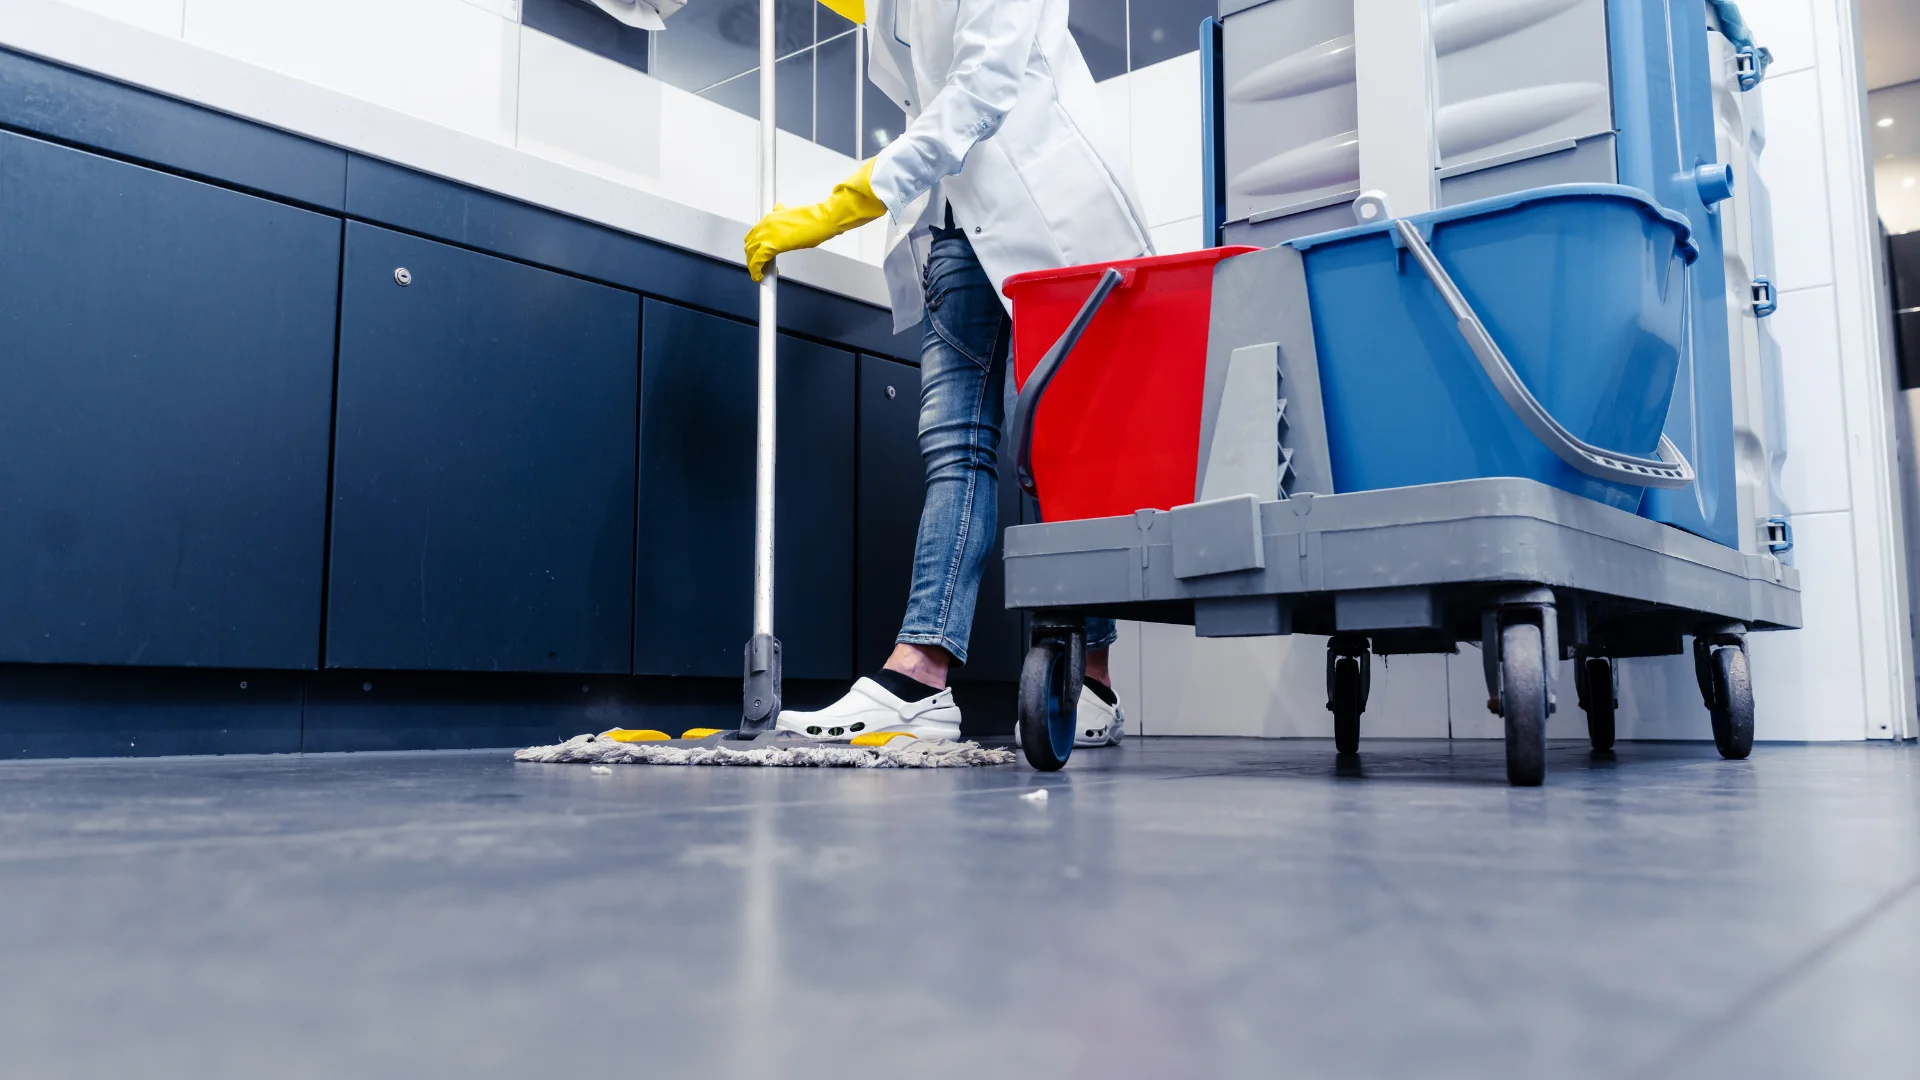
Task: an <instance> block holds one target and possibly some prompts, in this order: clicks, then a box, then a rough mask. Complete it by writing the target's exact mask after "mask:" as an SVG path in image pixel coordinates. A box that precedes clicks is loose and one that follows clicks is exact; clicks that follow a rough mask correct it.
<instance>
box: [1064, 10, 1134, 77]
mask: <svg viewBox="0 0 1920 1080" xmlns="http://www.w3.org/2000/svg"><path fill="white" fill-rule="evenodd" d="M1067 28H1068V29H1070V30H1072V31H1073V40H1075V41H1077V42H1079V44H1080V53H1081V55H1083V56H1085V57H1086V58H1087V67H1088V69H1089V70H1091V71H1092V72H1093V78H1094V81H1096V82H1100V81H1104V80H1107V79H1111V78H1113V77H1114V76H1115V75H1125V74H1126V73H1127V5H1126V3H1125V0H1074V2H1073V4H1072V6H1071V7H1069V8H1068V9H1067Z"/></svg>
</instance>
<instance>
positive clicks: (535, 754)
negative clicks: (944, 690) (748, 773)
mask: <svg viewBox="0 0 1920 1080" xmlns="http://www.w3.org/2000/svg"><path fill="white" fill-rule="evenodd" d="M513 760H515V761H544V762H553V763H557V764H576V765H771V766H785V767H798V768H842V769H964V768H969V767H971V766H974V765H1009V764H1012V762H1013V751H1011V750H991V749H988V748H986V747H984V746H981V745H980V744H979V743H973V742H923V741H921V740H919V739H912V740H909V739H896V740H894V741H893V742H891V743H889V744H887V745H886V746H884V747H873V746H848V745H847V744H845V743H807V744H801V745H794V744H786V745H776V746H761V747H755V748H753V749H751V750H730V749H728V748H727V747H725V746H718V745H714V744H712V743H710V742H707V741H705V740H702V741H701V742H700V743H695V744H684V743H679V744H676V743H663V742H640V743H628V742H619V741H616V740H614V739H609V738H606V737H605V736H602V735H576V736H574V737H573V738H571V739H568V740H567V741H566V742H563V743H560V744H559V745H557V746H533V747H528V748H527V749H525V750H519V751H516V752H515V753H514V755H513Z"/></svg>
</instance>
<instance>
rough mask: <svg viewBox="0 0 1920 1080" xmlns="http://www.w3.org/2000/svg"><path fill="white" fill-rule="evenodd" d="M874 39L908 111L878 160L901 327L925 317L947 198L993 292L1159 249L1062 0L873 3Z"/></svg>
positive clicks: (891, 288)
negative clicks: (1024, 277) (1028, 278)
mask: <svg viewBox="0 0 1920 1080" xmlns="http://www.w3.org/2000/svg"><path fill="white" fill-rule="evenodd" d="M867 39H868V41H869V48H868V63H867V72H868V76H869V77H870V78H871V79H872V80H873V83H874V85H875V86H877V87H878V88H879V89H880V90H881V91H882V92H883V93H885V94H887V96H889V97H891V98H892V99H893V100H894V101H895V102H896V103H897V104H898V105H899V106H900V107H901V108H902V109H903V110H905V111H906V114H907V129H906V131H905V132H904V133H903V134H902V135H901V136H900V137H899V138H898V139H895V140H894V141H893V142H892V143H890V144H889V145H888V146H887V147H886V149H884V150H882V151H880V153H879V155H878V158H877V160H876V161H875V162H874V167H873V191H874V194H875V195H877V196H879V198H880V201H881V202H883V203H885V204H886V206H887V209H888V211H889V212H890V213H891V214H892V217H893V222H892V232H891V235H890V236H889V238H888V242H887V257H886V279H887V290H888V292H889V294H890V295H891V297H892V301H893V321H894V328H895V330H896V331H898V330H905V329H907V328H909V327H911V326H914V325H916V324H918V323H919V322H920V319H921V315H922V314H923V311H922V309H923V306H924V294H923V292H922V288H923V286H922V282H921V274H922V271H923V268H924V267H925V265H926V259H927V251H928V249H929V247H930V246H931V239H930V237H929V231H930V230H931V229H932V227H933V226H934V225H937V224H940V223H942V221H943V220H944V218H945V211H946V206H947V204H949V203H951V204H952V206H953V216H954V223H955V224H956V225H959V226H961V227H963V228H965V229H966V230H967V232H968V237H967V238H968V239H969V240H970V241H972V243H973V250H974V252H975V253H976V254H977V255H978V256H979V257H980V265H981V267H982V268H984V269H985V270H986V272H987V276H988V277H989V278H991V279H992V280H993V284H994V288H996V289H998V288H999V287H1000V285H1001V283H1002V282H1003V281H1005V280H1006V279H1007V277H1009V276H1010V275H1013V274H1017V273H1020V272H1022V271H1026V270H1041V269H1052V268H1055V267H1061V266H1073V265H1077V264H1081V263H1090V262H1101V261H1105V260H1109V259H1127V258H1133V257H1135V256H1139V255H1149V254H1152V252H1153V245H1152V241H1151V240H1150V239H1149V238H1148V235H1147V227H1146V217H1145V215H1144V214H1142V213H1141V212H1140V199H1139V197H1138V196H1137V195H1136V194H1135V193H1134V187H1133V179H1132V176H1131V175H1130V171H1129V170H1128V168H1127V165H1126V159H1125V158H1124V157H1123V156H1122V154H1121V153H1120V151H1119V146H1118V143H1117V141H1116V140H1115V138H1114V135H1113V132H1112V131H1111V130H1110V128H1109V126H1108V123H1107V120H1106V117H1105V116H1104V115H1102V109H1101V107H1100V100H1099V95H1098V92H1097V91H1095V89H1094V83H1093V76H1092V74H1091V73H1089V72H1088V71H1087V64H1086V60H1085V59H1083V58H1082V57H1081V55H1080V48H1079V46H1077V45H1076V44H1074V41H1073V37H1072V36H1071V35H1070V34H1069V33H1068V32H1067V0H868V10H867ZM1003 299H1004V297H1003Z"/></svg>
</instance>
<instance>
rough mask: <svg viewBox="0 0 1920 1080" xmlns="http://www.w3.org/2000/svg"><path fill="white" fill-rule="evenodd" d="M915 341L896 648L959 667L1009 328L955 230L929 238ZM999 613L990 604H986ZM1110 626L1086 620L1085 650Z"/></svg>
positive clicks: (994, 492)
mask: <svg viewBox="0 0 1920 1080" xmlns="http://www.w3.org/2000/svg"><path fill="white" fill-rule="evenodd" d="M926 291H927V315H926V321H925V322H924V323H923V324H922V330H921V339H920V456H921V458H922V459H923V460H924V461H925V462H926V469H927V502H926V507H925V508H924V509H923V510H922V511H921V512H920V536H919V540H918V542H917V543H916V545H915V547H914V555H913V591H912V592H911V593H910V594H909V595H908V598H907V617H906V621H905V622H904V623H903V624H902V625H901V628H900V637H899V639H898V640H899V641H900V642H901V643H902V644H906V645H938V646H939V647H941V648H943V649H945V650H947V651H948V652H950V653H952V654H953V658H954V659H955V660H957V661H959V662H960V663H963V664H964V663H966V660H967V639H968V637H969V636H970V635H971V633H972V631H973V611H974V605H975V602H976V601H977V599H978V598H979V594H980V578H981V576H982V575H983V574H985V573H986V568H987V558H988V556H990V555H991V554H992V553H993V546H994V539H995V537H996V536H997V535H998V534H997V532H996V528H997V525H998V522H997V521H996V517H997V511H998V508H999V498H1000V495H999V492H1000V474H999V457H1000V431H1001V427H1002V426H1003V425H1004V423H1005V422H1006V416H1007V354H1008V352H1009V350H1010V347H1011V344H1012V330H1013V326H1012V323H1011V321H1010V320H1009V319H1008V318H1007V312H1006V309H1005V308H1004V307H1002V306H1001V305H1000V297H999V296H998V295H996V294H995V292H994V289H993V282H992V281H991V280H989V279H988V277H987V274H986V271H984V270H982V269H980V260H979V259H978V258H976V257H975V256H974V254H973V245H972V244H970V243H968V242H967V236H966V231H965V230H964V229H935V230H933V252H932V255H931V257H929V258H928V260H927V273H926ZM993 602H994V603H996V604H997V603H999V602H1000V600H999V598H998V597H995V598H994V599H993ZM1117 633H1118V631H1117V628H1116V627H1115V626H1114V622H1113V620H1112V619H1089V620H1087V647H1088V648H1090V649H1099V648H1104V647H1106V646H1108V645H1111V644H1113V641H1114V638H1115V637H1116V636H1117Z"/></svg>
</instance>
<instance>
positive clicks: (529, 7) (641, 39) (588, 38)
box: [520, 0, 678, 71]
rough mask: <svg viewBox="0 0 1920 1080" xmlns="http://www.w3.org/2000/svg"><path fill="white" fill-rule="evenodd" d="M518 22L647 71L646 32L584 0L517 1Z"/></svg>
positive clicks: (578, 46) (647, 35)
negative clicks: (518, 9) (518, 5)
mask: <svg viewBox="0 0 1920 1080" xmlns="http://www.w3.org/2000/svg"><path fill="white" fill-rule="evenodd" d="M520 22H521V23H522V24H524V25H526V26H530V27H532V28H533V29H535V30H538V31H540V32H541V33H543V34H548V35H550V36H552V37H556V38H559V39H560V40H561V41H564V42H566V43H567V44H569V45H572V46H574V47H575V48H580V49H585V50H587V51H588V52H590V53H594V54H596V55H599V56H604V57H606V58H607V59H609V60H614V61H618V62H619V63H622V64H625V65H627V66H628V67H630V68H634V69H636V70H638V71H645V70H647V38H648V37H649V36H650V35H649V34H648V33H647V32H646V31H645V30H639V29H635V28H634V27H631V26H628V25H626V24H625V23H623V22H620V21H619V20H617V19H615V18H613V17H612V16H610V15H608V14H607V13H606V12H604V11H601V10H600V9H599V8H597V7H595V6H593V5H592V4H590V3H588V2H587V0H520ZM675 25H678V23H677V22H676V24H675Z"/></svg>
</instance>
